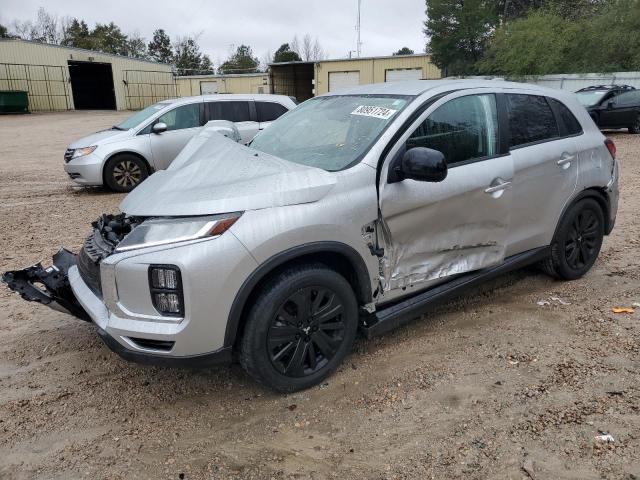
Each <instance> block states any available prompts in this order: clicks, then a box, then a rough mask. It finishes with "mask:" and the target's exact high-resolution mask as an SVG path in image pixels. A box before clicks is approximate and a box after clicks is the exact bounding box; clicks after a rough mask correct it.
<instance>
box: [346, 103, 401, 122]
mask: <svg viewBox="0 0 640 480" xmlns="http://www.w3.org/2000/svg"><path fill="white" fill-rule="evenodd" d="M396 112H397V110H392V109H391V108H386V107H375V106H371V105H360V106H359V107H358V108H356V109H355V110H354V111H353V112H351V115H362V116H363V117H373V118H379V119H381V120H388V119H390V118H391V117H392V116H393V114H394V113H396Z"/></svg>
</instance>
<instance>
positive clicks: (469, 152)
mask: <svg viewBox="0 0 640 480" xmlns="http://www.w3.org/2000/svg"><path fill="white" fill-rule="evenodd" d="M406 147H407V150H408V149H410V148H414V147H426V148H431V149H433V150H439V151H440V152H442V153H443V154H444V157H445V159H446V161H447V165H449V166H453V165H455V164H458V163H461V162H465V161H467V160H472V159H477V158H484V157H490V156H492V155H495V154H497V152H498V115H497V109H496V99H495V95H468V96H465V97H459V98H455V99H453V100H451V101H449V102H447V103H445V104H444V105H442V106H441V107H439V108H438V109H436V110H435V111H434V112H433V113H432V114H431V115H429V117H427V118H426V119H425V121H424V122H422V123H421V124H420V126H419V127H418V128H417V129H416V130H415V131H414V132H413V133H412V134H411V136H410V137H409V138H408V139H407V143H406Z"/></svg>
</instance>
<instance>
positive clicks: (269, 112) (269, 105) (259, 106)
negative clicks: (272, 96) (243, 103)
mask: <svg viewBox="0 0 640 480" xmlns="http://www.w3.org/2000/svg"><path fill="white" fill-rule="evenodd" d="M256 113H257V114H258V121H259V122H271V121H273V120H275V119H276V118H278V117H280V116H281V115H284V114H285V113H287V109H286V108H285V107H284V106H282V105H280V104H279V103H273V102H256Z"/></svg>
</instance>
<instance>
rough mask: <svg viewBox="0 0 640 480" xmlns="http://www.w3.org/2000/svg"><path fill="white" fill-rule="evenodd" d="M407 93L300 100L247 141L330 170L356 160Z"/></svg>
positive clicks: (393, 116)
mask: <svg viewBox="0 0 640 480" xmlns="http://www.w3.org/2000/svg"><path fill="white" fill-rule="evenodd" d="M411 98H412V97H406V96H393V97H392V96H386V95H362V96H355V95H337V96H328V97H319V98H314V99H311V100H308V101H306V102H304V103H303V104H302V105H300V106H299V107H296V108H295V109H293V110H291V111H289V112H288V113H286V114H285V115H283V116H282V117H280V118H279V119H278V120H276V121H275V122H274V123H273V124H272V125H271V126H269V128H267V129H265V130H263V131H262V132H261V133H260V134H259V135H258V136H257V137H256V138H255V139H254V140H253V142H252V143H251V148H254V149H256V150H260V151H261V152H264V153H269V154H271V155H275V156H276V157H280V158H284V159H285V160H289V161H290V162H295V163H300V164H303V165H308V166H310V167H317V168H322V169H323V170H328V171H336V170H343V169H345V168H348V167H350V166H352V165H354V164H355V163H357V162H358V161H359V160H360V159H361V158H362V156H363V155H364V154H365V153H366V152H367V150H368V149H369V147H370V146H371V145H372V144H373V142H375V141H376V139H377V138H378V136H379V135H380V134H381V133H382V132H383V131H384V129H385V128H386V127H387V125H389V124H390V123H391V122H392V121H393V119H394V118H395V117H396V116H397V115H398V113H399V112H400V111H401V110H402V109H403V108H404V107H405V106H406V104H407V103H408V102H409V100H410V99H411Z"/></svg>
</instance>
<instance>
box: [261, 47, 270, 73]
mask: <svg viewBox="0 0 640 480" xmlns="http://www.w3.org/2000/svg"><path fill="white" fill-rule="evenodd" d="M270 63H273V53H272V52H271V50H267V51H266V52H265V53H264V55H262V58H261V59H260V70H262V71H263V72H266V71H267V69H268V68H269V64H270Z"/></svg>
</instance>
